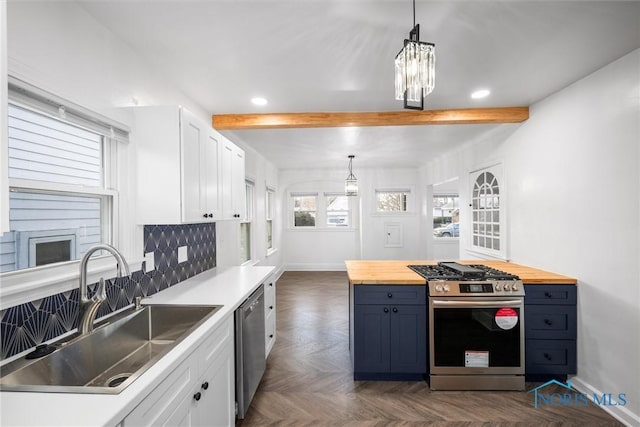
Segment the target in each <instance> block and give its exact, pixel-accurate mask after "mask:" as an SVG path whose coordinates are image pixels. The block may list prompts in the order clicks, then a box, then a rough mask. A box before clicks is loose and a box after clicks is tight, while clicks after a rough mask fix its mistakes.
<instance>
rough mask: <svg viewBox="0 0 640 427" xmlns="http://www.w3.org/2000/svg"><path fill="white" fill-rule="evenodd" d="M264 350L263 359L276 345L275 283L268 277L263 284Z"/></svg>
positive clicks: (271, 277)
mask: <svg viewBox="0 0 640 427" xmlns="http://www.w3.org/2000/svg"><path fill="white" fill-rule="evenodd" d="M264 330H265V339H264V346H265V347H264V348H265V357H269V353H270V352H271V349H272V348H273V345H274V344H275V343H276V281H275V277H274V276H269V278H267V281H266V282H265V283H264Z"/></svg>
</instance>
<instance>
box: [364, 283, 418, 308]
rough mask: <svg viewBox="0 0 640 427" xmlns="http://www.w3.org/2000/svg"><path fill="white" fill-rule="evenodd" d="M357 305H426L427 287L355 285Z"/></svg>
mask: <svg viewBox="0 0 640 427" xmlns="http://www.w3.org/2000/svg"><path fill="white" fill-rule="evenodd" d="M353 288H354V289H353V291H354V299H353V301H354V303H355V304H392V305H402V304H426V303H427V293H426V290H427V287H426V286H404V285H397V286H391V285H380V286H378V285H355V286H354V287H353Z"/></svg>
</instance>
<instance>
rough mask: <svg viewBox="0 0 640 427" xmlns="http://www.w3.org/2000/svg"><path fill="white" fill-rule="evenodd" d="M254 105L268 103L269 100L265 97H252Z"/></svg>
mask: <svg viewBox="0 0 640 427" xmlns="http://www.w3.org/2000/svg"><path fill="white" fill-rule="evenodd" d="M251 103H252V104H253V105H267V100H266V99H264V98H251Z"/></svg>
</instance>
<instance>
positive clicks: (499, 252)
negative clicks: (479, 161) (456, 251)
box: [467, 163, 508, 260]
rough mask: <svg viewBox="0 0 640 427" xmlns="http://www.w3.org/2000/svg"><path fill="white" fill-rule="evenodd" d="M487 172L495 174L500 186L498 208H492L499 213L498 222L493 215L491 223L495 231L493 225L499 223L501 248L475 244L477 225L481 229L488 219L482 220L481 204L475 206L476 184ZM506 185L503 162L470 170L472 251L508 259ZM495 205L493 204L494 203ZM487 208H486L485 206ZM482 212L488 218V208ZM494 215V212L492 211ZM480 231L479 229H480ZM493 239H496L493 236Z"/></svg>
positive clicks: (469, 232)
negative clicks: (475, 215)
mask: <svg viewBox="0 0 640 427" xmlns="http://www.w3.org/2000/svg"><path fill="white" fill-rule="evenodd" d="M485 173H490V174H492V175H493V176H494V178H495V180H496V183H497V186H498V191H499V193H498V196H497V197H498V205H499V206H498V209H493V208H492V210H491V212H494V211H496V212H497V213H498V222H497V223H495V222H494V221H493V216H492V221H491V225H492V232H493V225H495V224H497V225H498V227H499V233H500V234H499V235H498V236H497V240H498V241H499V246H500V248H499V249H493V248H487V247H484V246H479V245H475V244H474V234H475V233H474V231H475V230H476V227H475V226H476V225H477V226H478V230H479V229H480V225H483V226H486V224H487V221H486V220H485V221H482V224H481V221H480V219H479V218H480V212H481V209H480V204H478V208H477V209H476V208H475V206H474V191H475V184H476V181H477V179H478V178H479V177H480V175H482V174H485ZM505 190H506V185H505V180H504V173H503V164H502V163H493V164H490V165H488V166H483V167H481V168H477V169H475V170H473V171H471V172H469V225H470V226H469V231H468V233H467V234H468V236H469V238H468V239H469V240H468V250H469V251H470V252H474V253H478V254H482V255H484V256H488V257H491V258H496V259H500V260H507V259H508V258H507V253H508V252H507V241H508V239H507V235H506V230H507V226H506V224H507V217H506V211H507V210H506V201H507V196H506V191H505ZM492 206H493V205H492ZM485 209H486V208H485ZM475 212H477V213H478V220H477V221H476V220H475V217H474V213H475ZM482 213H484V214H485V218H486V213H487V211H486V210H482ZM492 215H493V213H492ZM478 233H479V231H478ZM478 237H485V238H486V235H485V234H483V235H482V236H480V234H478ZM492 239H494V238H493V237H492Z"/></svg>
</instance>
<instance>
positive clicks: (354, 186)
mask: <svg viewBox="0 0 640 427" xmlns="http://www.w3.org/2000/svg"><path fill="white" fill-rule="evenodd" d="M354 157H355V156H354V155H353V154H350V155H349V176H348V177H347V179H345V180H344V194H345V196H357V195H358V179H357V178H356V177H355V175H354V174H353V170H352V168H353V158H354Z"/></svg>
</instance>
